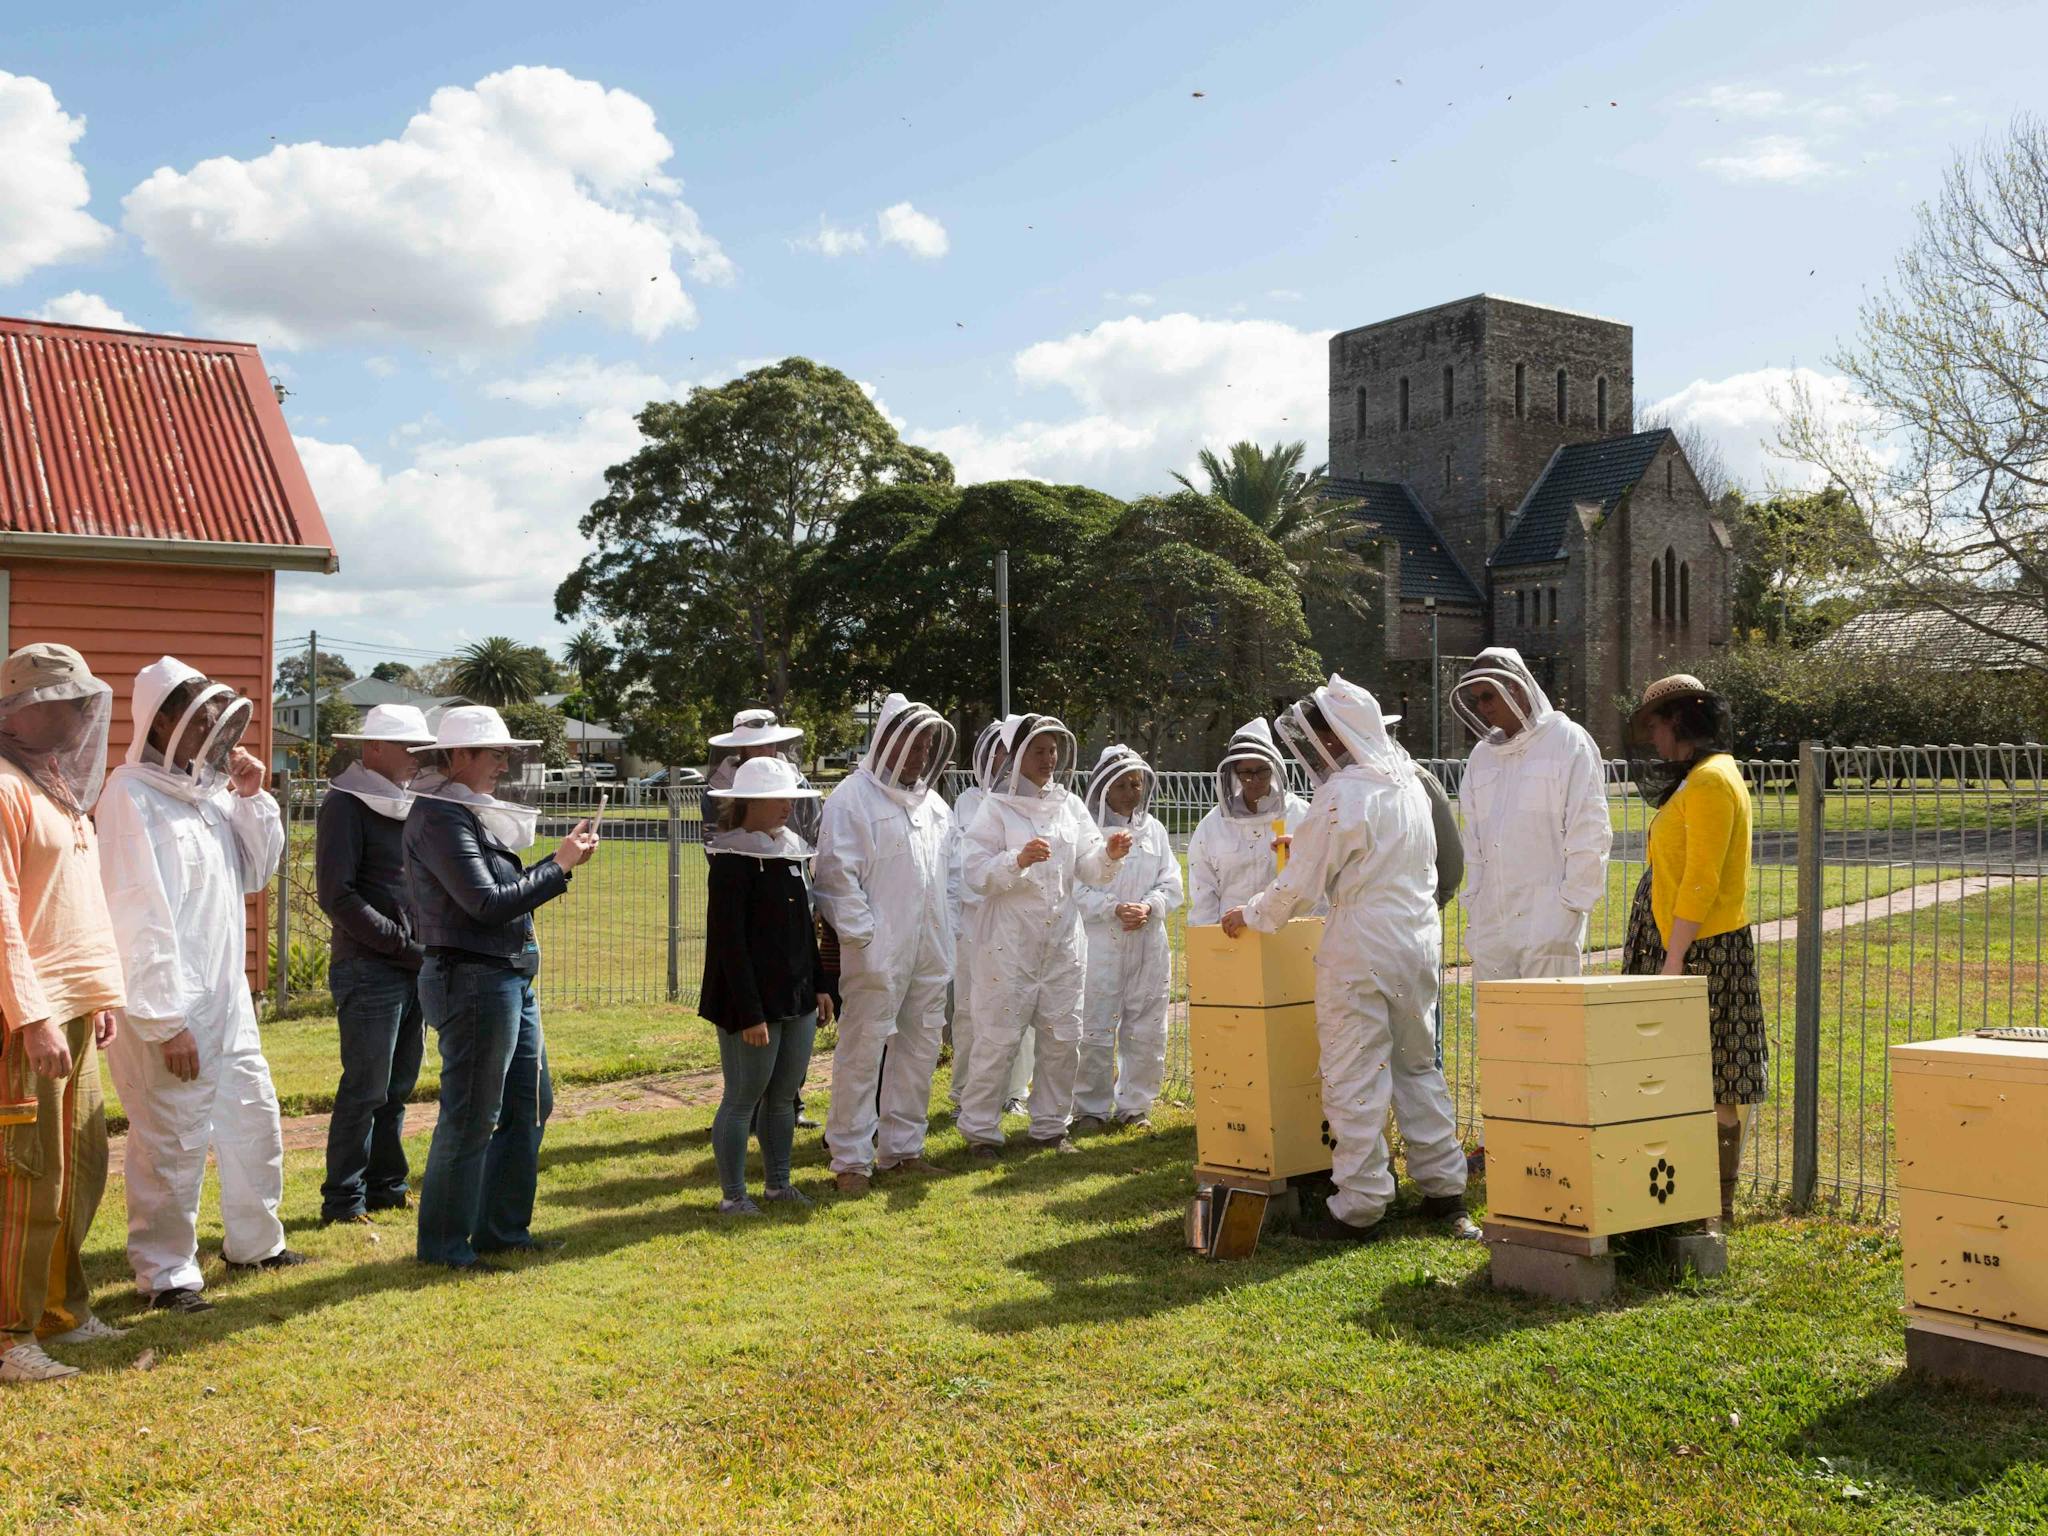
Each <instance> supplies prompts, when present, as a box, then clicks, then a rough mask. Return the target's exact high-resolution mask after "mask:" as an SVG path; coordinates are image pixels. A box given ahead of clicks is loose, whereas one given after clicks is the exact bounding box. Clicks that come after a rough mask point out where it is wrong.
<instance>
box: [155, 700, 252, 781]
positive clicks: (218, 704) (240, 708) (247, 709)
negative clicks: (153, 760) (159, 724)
mask: <svg viewBox="0 0 2048 1536" xmlns="http://www.w3.org/2000/svg"><path fill="white" fill-rule="evenodd" d="M157 718H158V719H159V720H161V719H163V718H164V717H163V715H161V714H159V715H158V716H157ZM255 718H256V706H255V705H253V704H251V703H250V702H249V701H248V700H247V699H245V698H243V697H241V696H240V695H239V694H237V693H236V692H235V690H234V689H232V688H230V687H229V686H228V685H227V684H226V683H214V682H208V683H203V684H201V685H200V687H199V690H198V692H197V693H195V694H194V695H193V697H192V702H191V703H189V704H187V705H186V706H185V709H184V712H183V713H182V714H180V715H179V716H178V720H177V723H176V724H175V725H174V726H172V728H171V732H170V735H169V736H168V737H167V738H166V740H167V741H168V743H169V745H168V746H167V747H166V748H165V749H164V753H163V762H164V766H165V767H166V768H168V769H170V770H171V771H172V772H173V773H183V774H185V775H187V776H188V777H190V779H191V780H192V782H193V783H194V784H196V785H197V786H198V787H199V790H200V793H202V794H208V795H210V794H212V793H213V792H214V791H215V790H218V789H220V788H221V787H222V786H224V785H225V784H226V783H227V781H228V764H229V763H230V762H231V761H232V760H233V758H234V753H235V748H236V747H237V746H238V745H240V744H241V740H242V737H243V736H244V735H245V734H247V732H248V729H249V726H250V723H251V722H252V721H253V720H254V719H255Z"/></svg>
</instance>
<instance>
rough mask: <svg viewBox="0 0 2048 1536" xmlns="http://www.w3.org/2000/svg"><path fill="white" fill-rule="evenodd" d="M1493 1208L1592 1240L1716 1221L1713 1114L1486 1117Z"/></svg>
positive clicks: (1488, 1202)
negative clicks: (1570, 1120) (1604, 1118)
mask: <svg viewBox="0 0 2048 1536" xmlns="http://www.w3.org/2000/svg"><path fill="white" fill-rule="evenodd" d="M1486 1206H1487V1210H1488V1211H1489V1212H1491V1213H1492V1214H1494V1215H1496V1216H1509V1217H1514V1218H1517V1219H1519V1220H1522V1221H1539V1222H1545V1223H1548V1224H1550V1225H1552V1226H1560V1227H1570V1228H1573V1229H1574V1230H1576V1231H1581V1232H1584V1233H1586V1234H1587V1235H1589V1236H1592V1237H1607V1236H1611V1235H1613V1234H1615V1233H1618V1232H1634V1231H1638V1230H1640V1229H1641V1228H1644V1227H1662V1226H1669V1225H1671V1224H1672V1223H1674V1222H1682V1221H1701V1220H1704V1219H1706V1218H1707V1217H1709V1216H1718V1215H1719V1214H1720V1212H1721V1162H1720V1151H1719V1147H1718V1144H1717V1141H1716V1134H1715V1129H1714V1114H1713V1111H1712V1110H1708V1111H1706V1112H1705V1113H1703V1114H1691V1115H1672V1116H1669V1117H1667V1118H1665V1119H1661V1120H1631V1121H1628V1122H1626V1123H1624V1124H1621V1125H1599V1126H1586V1125H1550V1124H1545V1123H1543V1122H1540V1121H1533V1120H1493V1119H1489V1120H1487V1122H1486Z"/></svg>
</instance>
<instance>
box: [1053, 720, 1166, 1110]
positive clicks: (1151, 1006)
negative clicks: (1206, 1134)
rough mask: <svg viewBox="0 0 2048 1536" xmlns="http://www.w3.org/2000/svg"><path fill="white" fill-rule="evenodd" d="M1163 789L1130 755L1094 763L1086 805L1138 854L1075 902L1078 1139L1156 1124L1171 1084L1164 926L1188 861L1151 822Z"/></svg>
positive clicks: (1116, 750)
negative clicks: (1156, 1104) (1082, 979)
mask: <svg viewBox="0 0 2048 1536" xmlns="http://www.w3.org/2000/svg"><path fill="white" fill-rule="evenodd" d="M1157 782H1158V781H1157V779H1156V777H1155V775H1154V774H1153V772H1152V768H1151V765H1150V764H1148V763H1147V762H1146V761H1145V760H1144V759H1143V758H1142V757H1140V756H1139V755H1138V754H1137V753H1135V752H1133V751H1132V750H1131V749H1130V748H1129V747H1125V746H1108V747H1104V748H1103V749H1102V756H1101V757H1099V758H1097V759H1096V762H1095V770H1094V772H1093V773H1091V774H1090V775H1089V777H1088V793H1087V795H1086V796H1085V797H1084V799H1085V802H1086V804H1087V807H1088V814H1089V816H1090V817H1092V818H1093V819H1094V822H1095V825H1096V826H1097V827H1098V828H1100V829H1101V830H1102V831H1103V832H1116V831H1124V832H1128V833H1130V835H1131V851H1130V852H1129V853H1127V854H1125V855H1124V857H1123V858H1121V859H1119V860H1117V861H1116V863H1115V865H1114V866H1113V867H1112V870H1111V875H1110V879H1109V880H1108V881H1107V882H1105V883H1103V884H1100V885H1095V884H1091V883H1090V882H1089V881H1087V880H1085V879H1084V880H1082V882H1081V884H1080V889H1079V890H1078V891H1077V893H1076V897H1077V899H1078V900H1079V902H1080V905H1081V928H1082V932H1083V933H1084V934H1085V935H1086V937H1087V940H1088V979H1087V986H1086V988H1085V989H1084V991H1083V993H1082V1008H1081V1056H1080V1064H1079V1068H1078V1070H1077V1073H1076V1075H1075V1079H1074V1125H1073V1129H1075V1130H1077V1131H1092V1130H1100V1129H1102V1127H1103V1126H1104V1125H1106V1124H1107V1123H1109V1122H1110V1121H1112V1120H1114V1121H1115V1122H1116V1123H1117V1124H1119V1125H1133V1126H1139V1127H1145V1126H1150V1125H1151V1123H1152V1101H1153V1100H1155V1099H1157V1098H1158V1097H1159V1085H1160V1083H1161V1081H1162V1080H1163V1079H1164V1078H1165V1076H1166V991H1167V986H1168V983H1169V982H1170V981H1171V980H1172V977H1173V954H1172V951H1171V949H1170V948H1169V947H1168V944H1167V939H1166V916H1167V914H1168V913H1169V912H1172V911H1173V910H1175V909H1176V908H1177V907H1179V906H1180V904H1181V898H1182V885H1181V878H1180V859H1179V857H1178V856H1177V855H1176V854H1175V853H1174V851H1173V843H1172V841H1171V840H1170V839H1169V838H1168V837H1167V835H1166V826H1165V824H1164V823H1163V822H1161V821H1160V820H1159V818H1158V817H1156V816H1154V815H1152V814H1151V805H1152V793H1153V790H1154V788H1155V786H1156V784H1157Z"/></svg>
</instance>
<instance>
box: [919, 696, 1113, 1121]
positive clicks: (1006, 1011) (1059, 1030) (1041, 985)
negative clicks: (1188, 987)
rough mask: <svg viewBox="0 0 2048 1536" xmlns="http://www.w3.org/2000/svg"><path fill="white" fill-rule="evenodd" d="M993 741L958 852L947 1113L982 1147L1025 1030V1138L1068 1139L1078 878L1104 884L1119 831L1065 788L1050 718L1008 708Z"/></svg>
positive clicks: (1068, 738)
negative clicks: (969, 1028)
mask: <svg viewBox="0 0 2048 1536" xmlns="http://www.w3.org/2000/svg"><path fill="white" fill-rule="evenodd" d="M1041 742H1043V743H1046V746H1045V747H1044V748H1043V749H1041V748H1040V745H1039V744H1040V743H1041ZM1002 750H1003V754H1004V762H1003V765H1002V767H1001V769H1000V770H999V771H998V773H997V783H996V787H995V789H994V790H993V791H992V792H991V793H990V794H989V795H988V797H987V798H986V799H984V800H983V801H982V803H981V806H980V808H979V809H978V810H977V811H976V812H975V813H974V824H973V825H972V826H970V827H969V828H968V829H967V845H966V850H965V852H964V854H963V856H962V866H963V874H964V877H965V879H966V882H967V889H968V890H970V891H972V892H973V893H974V894H975V895H977V896H978V897H980V898H981V906H980V908H979V909H978V910H977V911H976V912H975V914H974V923H973V934H974V1031H975V1046H974V1061H973V1068H972V1071H971V1073H970V1075H969V1076H968V1079H967V1083H966V1086H965V1088H964V1089H963V1090H962V1092H961V1095H960V1115H959V1118H958V1120H957V1121H956V1122H955V1123H956V1124H958V1126H959V1127H960V1134H961V1135H962V1136H964V1137H966V1138H967V1142H968V1145H969V1146H971V1147H973V1148H975V1149H976V1150H977V1152H980V1153H982V1154H983V1155H986V1154H987V1153H988V1152H990V1151H992V1150H993V1149H994V1148H997V1147H1000V1146H1001V1145H1002V1142H1003V1096H1004V1094H1005V1092H1006V1091H1007V1089H1008V1086H1009V1081H1010V1070H1011V1065H1012V1062H1013V1060H1014V1058H1015V1056H1016V1052H1017V1046H1018V1043H1019V1042H1020V1041H1021V1040H1022V1039H1023V1037H1024V1035H1025V1033H1026V1032H1027V1031H1028V1032H1031V1033H1032V1034H1033V1035H1035V1037H1036V1039H1035V1042H1034V1044H1035V1056H1034V1061H1033V1070H1032V1075H1031V1098H1030V1103H1029V1106H1028V1108H1029V1113H1030V1116H1031V1127H1030V1131H1029V1133H1028V1134H1029V1137H1030V1139H1031V1140H1032V1141H1033V1142H1034V1143H1037V1144H1041V1145H1045V1146H1059V1147H1063V1148H1068V1149H1069V1150H1070V1149H1071V1148H1070V1144H1069V1143H1068V1142H1067V1140H1066V1133H1067V1122H1068V1118H1069V1116H1070V1115H1071V1114H1072V1112H1073V1104H1074V1070H1075V1066H1076V1064H1077V1060H1078V1054H1079V1051H1080V1045H1081V988H1082V983H1083V980H1084V977H1085V973H1086V961H1085V955H1084V949H1083V944H1084V941H1083V939H1082V937H1081V907H1080V900H1079V892H1078V885H1079V882H1080V881H1081V880H1083V879H1086V880H1091V881H1094V882H1096V883H1098V884H1108V883H1109V881H1110V880H1111V878H1112V866H1113V863H1114V861H1115V860H1116V859H1117V858H1118V857H1121V852H1120V850H1122V849H1123V848H1125V847H1127V846H1128V844H1129V837H1130V835H1129V834H1128V833H1115V834H1112V839H1111V841H1109V842H1105V839H1104V838H1103V835H1102V833H1101V832H1100V831H1099V830H1098V829H1097V828H1096V825H1095V823H1094V822H1093V821H1091V820H1089V818H1088V813H1087V811H1086V810H1084V809H1083V808H1082V805H1081V802H1080V800H1079V799H1078V798H1077V797H1076V796H1075V795H1074V794H1073V793H1072V792H1071V791H1070V790H1069V789H1068V788H1067V784H1068V783H1069V782H1070V781H1071V779H1072V777H1073V769H1074V738H1073V735H1072V733H1071V732H1069V731H1068V730H1067V728H1066V727H1065V726H1063V725H1061V724H1060V723H1059V721H1057V720H1055V719H1053V718H1052V717H1051V716H1049V715H1022V716H1019V717H1018V718H1017V719H1015V720H1014V721H1011V722H1008V728H1007V730H1006V732H1005V740H1004V741H1003V743H1002ZM1041 773H1042V774H1043V775H1044V776H1043V777H1042V778H1040V777H1036V775H1038V774H1041ZM1112 849H1115V850H1118V851H1115V852H1113V851H1112Z"/></svg>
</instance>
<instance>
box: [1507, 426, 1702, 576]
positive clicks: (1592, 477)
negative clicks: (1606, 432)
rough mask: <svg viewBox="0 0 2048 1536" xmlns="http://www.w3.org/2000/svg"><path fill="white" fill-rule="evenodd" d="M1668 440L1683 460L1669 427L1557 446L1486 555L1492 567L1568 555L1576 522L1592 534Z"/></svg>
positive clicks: (1560, 557)
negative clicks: (1505, 530) (1496, 542)
mask: <svg viewBox="0 0 2048 1536" xmlns="http://www.w3.org/2000/svg"><path fill="white" fill-rule="evenodd" d="M1667 444H1668V445H1670V447H1671V449H1672V451H1673V453H1674V455H1677V456H1678V457H1681V458H1682V454H1679V451H1678V447H1677V443H1676V441H1675V439H1673V437H1672V435H1671V433H1670V431H1669V430H1667V429H1665V428H1662V427H1659V428H1658V429H1656V430H1655V431H1652V432H1637V433H1633V434H1631V435H1630V436H1628V437H1609V438H1602V439H1600V440H1598V441H1596V442H1590V443H1567V444H1566V445H1565V446H1564V447H1562V448H1560V449H1558V450H1557V451H1556V452H1555V453H1553V454H1552V455H1551V456H1550V462H1549V464H1547V465H1546V466H1544V470H1543V473H1542V474H1541V475H1540V476H1538V477H1537V480H1536V483H1535V484H1534V485H1533V486H1531V487H1530V488H1529V493H1528V494H1527V495H1526V496H1524V497H1523V498H1522V504H1521V506H1520V508H1519V509H1518V510H1517V511H1516V513H1515V517H1514V521H1513V522H1511V523H1510V524H1509V525H1508V531H1507V535H1506V537H1504V538H1503V539H1502V540H1501V541H1500V543H1499V544H1498V545H1497V546H1495V548H1494V551H1493V553H1492V554H1491V555H1489V556H1487V560H1486V564H1487V566H1488V568H1489V569H1497V568H1499V567H1503V566H1515V565H1541V564H1544V563H1547V562H1549V561H1553V560H1562V559H1565V558H1566V557H1567V554H1568V553H1569V545H1570V542H1571V536H1572V533H1573V531H1574V525H1575V524H1577V525H1578V526H1580V527H1583V528H1584V529H1585V530H1586V532H1588V533H1591V532H1592V531H1593V530H1594V529H1595V528H1596V527H1598V525H1599V524H1600V523H1601V522H1604V521H1605V519H1606V517H1607V516H1608V515H1609V514H1610V513H1612V512H1613V510H1614V508H1615V507H1616V505H1617V504H1619V503H1620V501H1621V499H1622V498H1623V497H1624V496H1626V495H1627V494H1628V493H1629V492H1630V491H1631V490H1633V489H1634V488H1635V486H1636V484H1637V482H1639V481H1640V480H1641V479H1642V478H1643V476H1644V475H1645V474H1646V473H1647V472H1648V471H1649V469H1650V466H1651V465H1652V464H1653V463H1655V462H1656V460H1657V456H1658V454H1659V453H1660V452H1662V451H1663V449H1664V448H1665V447H1666V445H1667ZM1690 475H1691V471H1690V470H1688V471H1687V476H1688V478H1690Z"/></svg>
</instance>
